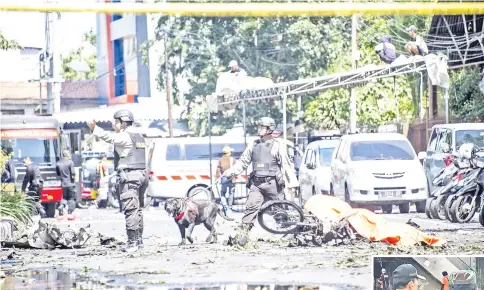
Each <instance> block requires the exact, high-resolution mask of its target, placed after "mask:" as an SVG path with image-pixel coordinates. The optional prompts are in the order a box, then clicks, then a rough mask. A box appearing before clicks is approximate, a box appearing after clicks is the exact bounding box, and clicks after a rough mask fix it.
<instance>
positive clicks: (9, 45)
mask: <svg viewBox="0 0 484 290" xmlns="http://www.w3.org/2000/svg"><path fill="white" fill-rule="evenodd" d="M21 48H22V46H21V45H20V44H19V43H18V42H16V41H15V40H8V39H6V38H5V36H3V34H2V32H1V31H0V50H10V49H21Z"/></svg>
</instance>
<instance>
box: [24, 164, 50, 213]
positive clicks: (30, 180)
mask: <svg viewBox="0 0 484 290" xmlns="http://www.w3.org/2000/svg"><path fill="white" fill-rule="evenodd" d="M24 165H25V176H24V180H23V182H22V191H23V192H25V191H26V189H27V185H28V190H29V191H28V192H27V194H28V195H29V196H30V197H32V198H33V199H34V202H35V209H36V210H37V211H38V212H39V214H40V217H41V218H45V217H47V213H46V212H45V209H44V207H43V206H42V204H41V203H40V192H41V191H42V187H43V184H44V180H43V179H42V175H41V173H40V168H39V166H37V164H34V163H33V162H32V160H31V159H30V157H28V156H27V157H25V158H24Z"/></svg>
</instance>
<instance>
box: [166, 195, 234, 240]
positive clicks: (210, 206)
mask: <svg viewBox="0 0 484 290" xmlns="http://www.w3.org/2000/svg"><path fill="white" fill-rule="evenodd" d="M165 211H166V212H167V213H168V214H169V215H170V216H172V217H173V218H174V219H175V222H176V224H177V225H178V229H180V234H181V237H182V241H181V243H180V244H178V245H179V246H181V245H185V244H186V242H185V239H187V240H188V241H189V242H190V243H192V244H193V239H192V232H193V228H194V227H195V226H196V225H199V224H201V223H203V224H204V225H205V228H207V230H209V231H210V234H209V235H208V237H207V239H206V242H207V243H216V242H217V233H216V231H215V219H216V218H217V214H219V215H220V216H221V217H223V218H224V219H226V220H228V221H233V220H234V219H233V218H229V217H227V216H225V215H224V214H223V213H222V212H221V209H220V208H219V207H218V206H217V204H216V203H215V202H213V201H209V200H197V201H193V200H191V199H189V198H170V199H168V200H167V201H166V202H165ZM185 229H187V230H186V237H185Z"/></svg>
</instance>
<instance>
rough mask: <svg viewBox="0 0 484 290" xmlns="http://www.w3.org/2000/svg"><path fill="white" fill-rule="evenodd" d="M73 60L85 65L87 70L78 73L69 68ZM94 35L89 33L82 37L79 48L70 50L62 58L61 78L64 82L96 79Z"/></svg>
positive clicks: (91, 32)
mask: <svg viewBox="0 0 484 290" xmlns="http://www.w3.org/2000/svg"><path fill="white" fill-rule="evenodd" d="M74 60H77V61H80V62H84V63H86V64H87V66H88V68H89V70H88V71H86V72H78V71H76V70H75V69H74V68H72V67H71V64H72V62H73V61H74ZM96 62H97V60H96V34H95V33H94V32H93V31H92V29H91V31H89V32H87V33H85V34H84V35H83V38H82V43H81V46H80V47H79V48H78V49H75V50H72V51H71V52H70V53H69V54H68V55H66V56H65V57H62V73H61V74H62V77H63V78H64V79H65V80H69V81H73V80H92V79H96Z"/></svg>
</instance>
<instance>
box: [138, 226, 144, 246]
mask: <svg viewBox="0 0 484 290" xmlns="http://www.w3.org/2000/svg"><path fill="white" fill-rule="evenodd" d="M144 247H145V245H144V244H143V228H140V229H139V230H138V248H140V249H143V248H144Z"/></svg>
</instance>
